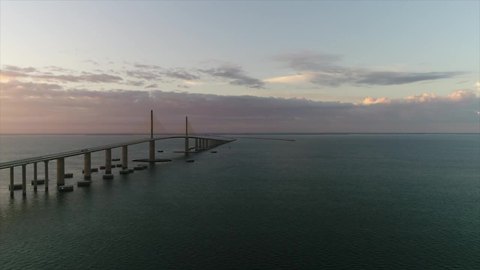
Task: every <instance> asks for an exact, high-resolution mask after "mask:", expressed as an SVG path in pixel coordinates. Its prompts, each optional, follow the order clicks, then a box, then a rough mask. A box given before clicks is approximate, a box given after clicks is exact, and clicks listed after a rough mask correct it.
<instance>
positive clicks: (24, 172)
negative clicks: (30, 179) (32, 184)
mask: <svg viewBox="0 0 480 270" xmlns="http://www.w3.org/2000/svg"><path fill="white" fill-rule="evenodd" d="M22 194H23V196H27V165H22Z"/></svg>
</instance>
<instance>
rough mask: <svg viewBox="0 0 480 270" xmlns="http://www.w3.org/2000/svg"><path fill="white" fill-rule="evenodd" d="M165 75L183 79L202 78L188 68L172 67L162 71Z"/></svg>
mask: <svg viewBox="0 0 480 270" xmlns="http://www.w3.org/2000/svg"><path fill="white" fill-rule="evenodd" d="M162 73H163V74H164V75H165V76H168V77H171V78H176V79H182V80H188V81H191V80H198V79H200V77H199V76H197V75H194V74H192V73H190V72H188V71H186V70H183V69H179V68H177V69H170V70H166V71H164V72H162Z"/></svg>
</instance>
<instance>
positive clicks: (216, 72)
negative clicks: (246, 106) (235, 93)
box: [199, 64, 265, 88]
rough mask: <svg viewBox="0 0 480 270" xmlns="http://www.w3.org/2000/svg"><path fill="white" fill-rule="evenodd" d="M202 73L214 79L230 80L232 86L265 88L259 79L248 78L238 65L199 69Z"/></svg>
mask: <svg viewBox="0 0 480 270" xmlns="http://www.w3.org/2000/svg"><path fill="white" fill-rule="evenodd" d="M199 71H200V72H203V73H205V74H208V75H210V76H213V77H219V78H225V79H230V84H232V85H241V86H247V87H250V88H263V87H264V85H265V83H264V82H263V81H261V80H259V79H256V78H253V77H250V76H247V75H246V74H245V71H243V69H242V68H241V67H239V66H236V65H227V64H225V65H221V66H219V67H216V68H210V69H199Z"/></svg>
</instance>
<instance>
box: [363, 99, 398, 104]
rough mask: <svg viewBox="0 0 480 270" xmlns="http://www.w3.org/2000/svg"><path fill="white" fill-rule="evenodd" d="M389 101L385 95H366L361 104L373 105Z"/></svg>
mask: <svg viewBox="0 0 480 270" xmlns="http://www.w3.org/2000/svg"><path fill="white" fill-rule="evenodd" d="M390 102H391V101H390V99H388V98H386V97H381V98H373V97H366V98H364V99H363V101H362V104H363V105H373V104H389V103H390Z"/></svg>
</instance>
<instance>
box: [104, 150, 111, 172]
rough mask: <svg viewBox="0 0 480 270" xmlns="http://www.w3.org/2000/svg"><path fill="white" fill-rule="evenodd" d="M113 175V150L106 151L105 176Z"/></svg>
mask: <svg viewBox="0 0 480 270" xmlns="http://www.w3.org/2000/svg"><path fill="white" fill-rule="evenodd" d="M110 173H112V149H105V174H110Z"/></svg>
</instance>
